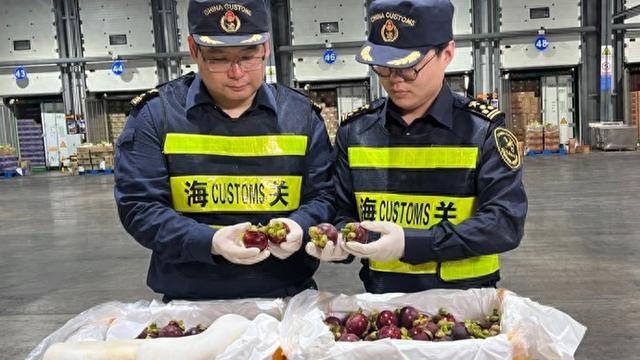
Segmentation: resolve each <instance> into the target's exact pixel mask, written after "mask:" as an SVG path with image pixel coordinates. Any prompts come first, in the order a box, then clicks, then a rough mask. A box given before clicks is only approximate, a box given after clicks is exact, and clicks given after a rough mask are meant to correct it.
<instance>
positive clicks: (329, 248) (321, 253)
mask: <svg viewBox="0 0 640 360" xmlns="http://www.w3.org/2000/svg"><path fill="white" fill-rule="evenodd" d="M304 249H305V251H306V252H307V254H309V255H311V256H313V257H314V258H317V259H320V260H322V261H342V260H345V259H346V258H347V257H349V253H348V252H346V251H345V250H344V240H343V239H342V234H340V233H338V242H337V243H336V245H334V244H333V241H327V245H325V247H324V248H321V247H317V246H316V244H314V243H312V242H311V241H309V242H308V243H307V245H306V246H305V247H304Z"/></svg>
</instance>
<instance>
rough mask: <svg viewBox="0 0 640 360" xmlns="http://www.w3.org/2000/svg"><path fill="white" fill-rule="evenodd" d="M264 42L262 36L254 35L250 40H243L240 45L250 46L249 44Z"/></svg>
mask: <svg viewBox="0 0 640 360" xmlns="http://www.w3.org/2000/svg"><path fill="white" fill-rule="evenodd" d="M260 40H262V35H260V34H254V35H252V36H251V37H250V38H248V39H246V40H242V41H240V43H242V44H248V43H254V42H258V41H260Z"/></svg>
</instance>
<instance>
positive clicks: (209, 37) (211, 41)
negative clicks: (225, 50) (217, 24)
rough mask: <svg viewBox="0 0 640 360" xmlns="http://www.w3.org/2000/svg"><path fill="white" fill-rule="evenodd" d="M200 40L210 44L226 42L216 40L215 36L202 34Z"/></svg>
mask: <svg viewBox="0 0 640 360" xmlns="http://www.w3.org/2000/svg"><path fill="white" fill-rule="evenodd" d="M200 41H202V42H205V43H207V44H209V45H221V44H224V42H222V41H220V40H216V39H214V38H212V37H211V36H206V35H203V36H200Z"/></svg>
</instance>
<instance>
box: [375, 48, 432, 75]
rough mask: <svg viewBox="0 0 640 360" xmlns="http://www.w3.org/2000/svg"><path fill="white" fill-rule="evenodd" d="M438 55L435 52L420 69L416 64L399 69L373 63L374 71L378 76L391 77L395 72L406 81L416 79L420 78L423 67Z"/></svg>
mask: <svg viewBox="0 0 640 360" xmlns="http://www.w3.org/2000/svg"><path fill="white" fill-rule="evenodd" d="M436 56H437V55H436V54H433V56H431V58H430V59H429V60H427V62H426V63H424V64H423V65H422V66H421V67H420V68H419V69H416V67H415V66H412V67H410V68H404V69H397V68H390V67H386V66H378V65H372V66H371V68H372V69H373V72H374V73H376V74H378V76H380V77H382V78H388V77H391V75H392V74H394V73H395V74H396V75H397V76H400V77H401V78H402V80H404V81H414V80H415V79H417V78H418V74H419V73H420V71H422V69H424V68H425V66H427V65H428V64H429V63H430V62H431V60H433V58H435V57H436Z"/></svg>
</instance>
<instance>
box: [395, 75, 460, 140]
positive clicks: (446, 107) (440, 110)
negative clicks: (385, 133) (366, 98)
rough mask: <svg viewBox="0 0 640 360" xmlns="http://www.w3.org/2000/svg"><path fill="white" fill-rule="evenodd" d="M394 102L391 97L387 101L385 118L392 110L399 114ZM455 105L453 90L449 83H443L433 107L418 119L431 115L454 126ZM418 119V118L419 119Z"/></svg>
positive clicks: (445, 123)
mask: <svg viewBox="0 0 640 360" xmlns="http://www.w3.org/2000/svg"><path fill="white" fill-rule="evenodd" d="M394 107H395V106H394V104H393V103H392V102H391V99H390V98H389V100H388V101H387V102H386V103H385V105H384V112H383V114H385V118H386V117H387V116H390V115H389V112H390V111H393V112H395V113H396V114H397V110H395V109H394ZM452 107H453V94H452V93H451V90H450V89H449V86H448V85H447V83H446V82H445V83H443V84H442V88H441V89H440V93H438V96H437V97H436V99H435V101H434V102H433V104H431V107H430V108H429V110H427V112H426V114H424V115H423V116H421V117H419V118H418V119H423V118H426V117H431V118H433V119H434V120H436V121H437V122H439V123H440V124H442V125H444V126H446V127H447V128H449V129H451V128H452V126H453V123H452V118H451V115H452V114H451V109H452ZM397 116H400V115H399V114H397ZM418 119H416V120H418ZM386 121H393V120H392V119H388V120H386Z"/></svg>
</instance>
